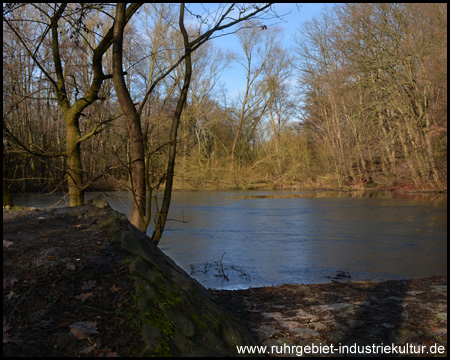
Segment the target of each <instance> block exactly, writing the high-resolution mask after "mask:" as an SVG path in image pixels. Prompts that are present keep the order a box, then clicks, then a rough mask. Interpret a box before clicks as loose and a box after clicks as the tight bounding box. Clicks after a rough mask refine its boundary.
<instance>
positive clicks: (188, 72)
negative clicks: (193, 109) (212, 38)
mask: <svg viewBox="0 0 450 360" xmlns="http://www.w3.org/2000/svg"><path fill="white" fill-rule="evenodd" d="M180 30H181V33H182V34H183V38H184V53H185V54H186V58H185V59H184V64H185V75H184V84H183V88H182V89H181V94H180V97H179V98H178V102H177V107H176V109H175V113H174V116H173V119H172V128H171V130H170V145H169V160H168V162H167V173H166V187H165V189H164V199H163V203H162V206H161V211H160V212H159V213H158V221H157V223H156V226H155V230H154V231H153V235H152V240H153V242H154V243H155V244H156V245H157V244H158V242H159V240H160V239H161V236H162V233H163V231H164V227H165V225H166V220H167V214H168V213H169V207H170V200H171V197H172V186H173V176H174V172H175V157H176V151H177V133H178V125H179V124H180V118H181V114H182V112H183V108H184V104H185V103H186V99H187V94H188V91H189V84H190V82H191V76H192V60H191V51H192V50H191V44H190V43H189V39H188V35H187V32H186V29H185V27H184V4H182V6H181V9H180Z"/></svg>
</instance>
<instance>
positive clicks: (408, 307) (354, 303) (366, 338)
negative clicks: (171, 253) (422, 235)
mask: <svg viewBox="0 0 450 360" xmlns="http://www.w3.org/2000/svg"><path fill="white" fill-rule="evenodd" d="M213 294H214V295H215V296H216V298H217V299H218V301H219V302H220V303H221V304H222V305H223V306H224V307H225V308H226V309H227V310H228V311H230V312H231V313H232V314H233V315H235V316H236V317H238V318H240V319H241V320H242V321H244V322H245V324H246V325H247V326H248V327H249V328H250V329H251V331H252V332H253V335H254V336H255V338H256V339H257V341H258V343H259V344H260V345H261V346H266V347H267V350H268V351H269V352H270V351H271V350H272V351H273V352H272V353H269V354H270V355H272V356H285V355H291V356H292V355H294V356H295V355H297V354H298V352H299V351H301V349H306V346H308V345H309V346H311V345H312V344H315V345H317V346H318V345H320V344H321V345H323V346H331V345H332V344H333V345H334V346H335V347H336V348H337V349H339V345H344V346H349V347H351V346H352V345H354V344H357V346H358V347H359V349H363V350H364V352H363V353H361V354H360V356H364V355H370V351H373V349H374V348H373V345H383V344H384V345H389V346H391V344H395V345H398V346H403V345H405V344H411V345H412V346H413V347H414V350H412V352H409V353H408V354H405V355H409V356H446V354H447V276H432V277H427V278H422V279H409V280H393V281H383V282H371V281H362V282H332V283H328V284H310V285H282V286H277V287H262V288H252V289H247V290H235V291H227V290H216V291H213ZM299 345H301V346H302V347H303V348H300V347H299ZM341 349H344V348H341ZM434 350H436V351H437V353H434V354H433V353H432V352H433V351H434ZM289 351H290V353H289ZM343 351H344V350H341V351H339V350H338V351H337V352H335V353H334V354H335V355H337V354H341V355H343V354H344V352H343ZM350 351H352V350H350ZM376 351H379V352H378V353H377V354H378V356H380V355H382V353H380V351H381V350H380V349H379V348H378V349H377V350H376ZM414 351H416V352H414ZM317 355H318V354H317V353H315V354H314V353H313V354H304V356H317ZM322 355H325V353H324V354H322ZM353 355H355V354H353ZM372 355H373V354H372ZM386 355H388V356H392V355H394V356H395V353H392V354H386Z"/></svg>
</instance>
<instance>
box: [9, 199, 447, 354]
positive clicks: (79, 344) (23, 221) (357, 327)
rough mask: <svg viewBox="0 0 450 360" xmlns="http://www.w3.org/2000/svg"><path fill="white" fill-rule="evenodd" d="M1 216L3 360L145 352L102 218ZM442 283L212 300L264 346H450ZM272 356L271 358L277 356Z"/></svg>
mask: <svg viewBox="0 0 450 360" xmlns="http://www.w3.org/2000/svg"><path fill="white" fill-rule="evenodd" d="M82 209H83V207H81V208H58V209H50V210H41V211H38V210H33V209H28V210H23V211H19V212H6V213H5V212H4V213H3V342H4V344H3V356H43V357H45V356H133V355H136V354H138V353H139V349H140V348H141V347H142V344H141V340H140V326H139V323H137V316H136V307H135V302H134V297H133V293H134V288H133V283H132V281H130V277H129V272H128V264H129V262H130V258H129V255H127V254H125V253H124V252H123V251H121V250H120V249H118V248H117V246H113V245H112V244H111V241H110V238H111V233H113V232H114V230H115V229H114V224H110V227H108V226H109V225H108V224H106V225H107V226H106V227H105V226H103V227H100V226H99V224H103V225H105V222H107V219H108V214H107V213H106V212H102V211H99V212H97V213H96V214H95V216H91V217H86V216H83V210H82ZM446 288H447V277H446V276H437V277H431V278H425V279H414V280H404V281H387V282H382V283H373V282H360V283H356V282H349V283H345V284H340V283H329V284H313V285H283V286H277V287H266V288H254V289H247V290H236V291H211V292H212V293H213V295H214V296H215V297H216V299H217V301H218V302H219V303H220V304H222V305H223V306H224V307H225V308H226V309H228V310H229V311H231V312H232V313H233V314H234V315H236V316H237V317H240V318H241V319H242V320H243V321H244V322H245V323H246V324H247V326H249V328H250V329H251V330H252V331H253V334H254V336H255V337H256V339H257V341H258V342H259V343H260V344H261V345H263V344H266V345H277V344H278V345H283V344H287V345H300V344H308V343H309V342H312V341H314V342H322V344H330V343H331V342H334V343H336V342H339V343H349V342H352V341H353V342H355V341H356V342H357V343H360V342H366V343H367V342H371V341H384V342H385V344H386V343H388V344H390V342H388V341H395V342H397V341H398V342H401V341H404V342H408V343H414V344H418V345H425V346H431V345H432V344H434V343H436V344H439V345H442V346H445V347H446V344H447V330H446V329H447V293H446ZM275 355H277V354H275Z"/></svg>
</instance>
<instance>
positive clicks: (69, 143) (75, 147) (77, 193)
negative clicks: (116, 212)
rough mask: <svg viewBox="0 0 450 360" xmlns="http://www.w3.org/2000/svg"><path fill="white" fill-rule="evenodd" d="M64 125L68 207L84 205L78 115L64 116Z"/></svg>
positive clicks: (71, 113)
mask: <svg viewBox="0 0 450 360" xmlns="http://www.w3.org/2000/svg"><path fill="white" fill-rule="evenodd" d="M64 117H65V123H66V157H67V174H66V177H67V183H68V186H69V197H70V206H78V205H83V204H84V188H83V172H82V168H81V151H80V142H79V141H78V140H79V139H80V130H79V127H78V119H79V118H80V115H79V114H77V113H74V112H73V111H67V112H66V113H65V114H64Z"/></svg>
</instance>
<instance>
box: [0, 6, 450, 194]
mask: <svg viewBox="0 0 450 360" xmlns="http://www.w3.org/2000/svg"><path fill="white" fill-rule="evenodd" d="M255 8H256V9H257V7H255ZM188 10H189V8H188ZM243 10H250V9H243V8H242V11H243ZM258 10H259V9H258ZM58 11H59V13H58ZM255 11H256V10H255ZM300 11H301V9H300ZM134 12H135V13H134ZM242 13H243V12H242ZM115 14H116V9H115V6H112V5H111V6H108V5H95V4H93V5H92V6H91V7H90V8H85V7H83V6H81V5H80V4H68V5H67V6H66V7H57V5H56V4H47V5H45V4H23V5H16V6H14V5H11V6H6V7H4V9H3V19H4V21H3V189H4V192H5V189H6V190H8V189H9V190H10V191H11V192H14V191H27V192H28V191H30V192H31V191H54V190H64V191H67V189H68V183H70V181H72V182H74V184H75V185H76V186H77V187H78V188H82V189H83V191H84V190H110V189H132V188H133V184H132V181H131V176H132V175H131V173H132V166H133V164H134V161H135V159H133V155H132V146H133V143H132V139H131V138H130V126H131V125H130V123H128V125H127V119H126V114H125V112H124V108H123V107H121V104H120V101H119V99H118V98H117V95H116V90H115V85H116V83H114V84H113V79H112V78H113V75H110V74H113V67H114V66H113V65H114V64H113V63H114V61H113V46H112V43H113V40H112V39H113V30H112V29H113V23H114V18H115V16H117V15H115ZM206 15H208V14H206ZM206 15H205V14H196V13H194V12H193V11H188V12H187V13H186V18H188V16H189V18H190V19H191V20H189V21H184V20H185V19H183V21H184V22H182V21H181V20H180V19H181V16H180V13H179V8H178V5H176V4H145V5H143V6H142V7H140V8H139V10H138V11H137V8H136V9H131V6H129V7H128V9H127V12H126V13H125V11H124V13H123V16H124V18H123V19H124V21H125V23H126V22H128V23H127V25H126V26H124V28H123V45H122V52H123V54H122V65H123V71H124V72H123V74H119V75H120V77H123V80H124V84H125V85H126V87H127V89H128V92H129V95H130V99H131V100H132V102H134V105H135V106H136V109H138V112H139V111H141V112H140V113H139V115H140V118H139V121H140V127H141V133H142V134H141V136H142V140H143V141H142V146H143V149H142V152H143V154H144V158H143V159H141V160H142V161H143V163H144V164H145V186H146V187H147V191H150V194H153V195H154V194H155V193H156V192H157V191H158V189H159V188H160V187H161V189H163V188H164V185H165V182H166V180H167V171H168V170H167V162H168V160H167V159H168V156H169V152H170V149H171V144H174V141H173V139H171V134H172V136H173V132H172V131H171V127H172V123H173V117H174V114H177V105H179V104H180V102H179V99H180V98H181V94H182V93H183V91H184V90H187V88H188V92H187V96H186V99H185V102H184V105H183V109H182V113H181V117H180V121H179V125H178V132H176V133H175V135H176V139H175V142H176V148H175V147H173V148H172V149H176V162H175V170H174V177H173V181H174V183H173V187H174V189H236V188H238V189H250V188H260V187H266V188H294V187H295V188H304V187H340V188H377V187H403V188H409V189H428V190H446V188H447V5H446V4H433V3H427V4H417V3H412V4H365V3H364V4H344V5H340V6H336V7H333V8H331V9H328V10H326V11H325V12H324V13H323V14H322V16H321V17H320V18H317V19H311V21H309V22H307V23H305V24H304V25H303V26H300V25H299V28H298V31H297V33H296V37H295V46H294V47H293V48H286V47H285V45H283V42H282V41H281V40H282V36H283V33H282V31H281V30H280V28H278V27H277V26H276V25H274V26H271V25H270V24H271V23H270V22H269V23H267V22H265V21H264V18H257V17H253V18H248V19H242V21H241V22H239V23H238V24H237V25H236V26H238V27H240V30H239V31H238V32H236V33H233V34H229V35H227V36H236V37H237V38H238V40H239V44H240V51H239V52H235V53H228V52H224V51H223V49H221V48H220V46H219V45H217V43H216V42H212V41H206V40H208V38H207V39H206V40H204V39H203V38H202V36H203V35H202V34H203V33H202V32H201V31H200V30H201V28H202V27H203V28H204V27H208V26H210V27H211V29H214V25H215V24H214V23H212V22H211V23H208V16H206ZM209 15H213V14H212V13H211V14H209ZM210 18H213V17H212V16H210ZM216 19H217V17H216ZM240 19H241V18H240ZM116 20H117V17H116ZM213 20H214V18H213ZM273 22H276V21H272V23H273ZM179 23H180V24H181V25H180V26H182V28H184V25H185V26H186V27H185V31H180V27H179V26H178V24H179ZM266 24H267V25H269V26H266ZM217 30H220V27H217ZM234 30H236V29H234ZM234 30H232V29H231V28H230V32H233V31H234ZM108 36H110V38H108ZM114 36H115V35H114ZM55 39H57V43H55ZM105 39H109V40H108V41H106V40H105ZM114 39H115V38H114ZM197 40H198V42H196V41H197ZM203 40H204V41H203ZM114 41H115V40H114ZM199 43H201V44H202V45H201V46H198V49H197V48H196V49H195V51H192V52H191V48H192V47H195V46H196V45H197V44H199ZM114 44H116V43H114ZM56 48H57V51H58V55H59V62H58V61H55V59H57V57H56V53H55V51H56V50H55V49H56ZM187 57H189V59H190V60H189V61H190V67H191V69H190V70H188V66H185V61H187ZM99 59H100V60H99ZM96 61H100V62H96ZM230 66H233V67H236V68H237V67H240V68H241V69H242V70H243V71H244V72H245V77H246V79H245V80H246V86H245V88H244V89H242V90H241V91H240V93H239V95H236V96H230V94H229V93H227V90H226V89H225V88H224V87H223V86H222V84H221V83H220V77H221V75H222V74H223V72H224V70H225V69H226V68H228V67H230ZM96 67H97V68H96ZM187 71H188V72H189V71H190V72H191V73H189V76H187V74H186V72H187ZM99 74H100V75H99ZM188 78H189V79H188ZM115 80H116V79H115ZM156 80H157V81H156ZM186 81H187V85H188V86H187V87H186V86H185V85H186ZM116 86H117V85H116ZM152 87H153V88H152ZM150 88H151V91H149V89H150ZM55 89H56V90H55ZM143 99H145V101H144V100H143ZM140 104H142V105H143V106H142V107H141V108H140ZM71 116H72V118H71ZM71 126H72V127H73V128H72V130H71V129H69V128H70V127H71ZM70 131H72V132H73V137H72V138H71V137H69V136H68V134H69V133H70ZM77 148H78V150H79V154H80V156H79V159H74V158H71V157H70V156H68V154H69V153H70V154H71V153H72V151H75V150H77ZM152 191H153V193H152ZM4 202H5V199H4Z"/></svg>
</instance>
